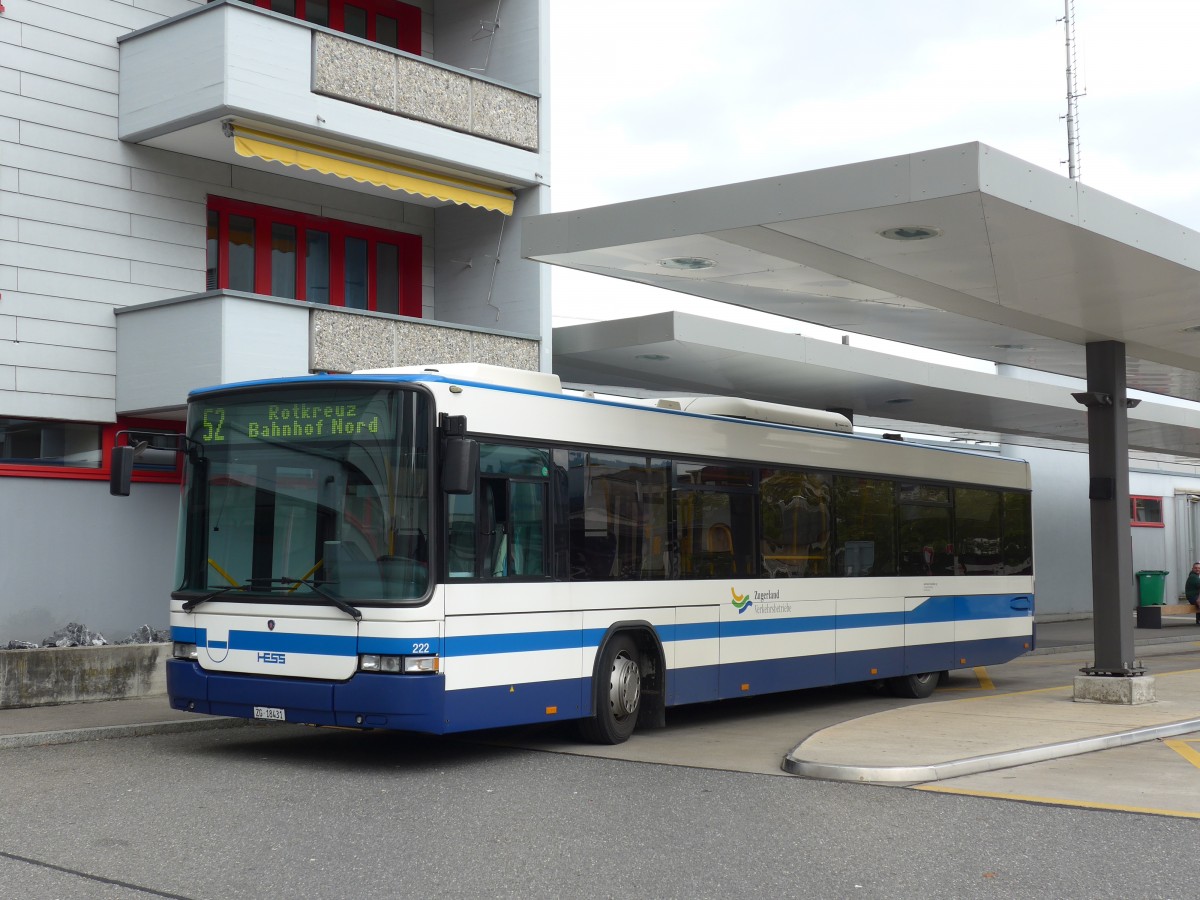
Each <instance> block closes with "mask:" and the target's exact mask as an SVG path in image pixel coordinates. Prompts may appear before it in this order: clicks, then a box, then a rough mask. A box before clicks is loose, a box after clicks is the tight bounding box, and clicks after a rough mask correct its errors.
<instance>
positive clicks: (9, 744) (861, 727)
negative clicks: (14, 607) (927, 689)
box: [0, 616, 1200, 816]
mask: <svg viewBox="0 0 1200 900" xmlns="http://www.w3.org/2000/svg"><path fill="white" fill-rule="evenodd" d="M1092 642H1093V623H1092V621H1091V620H1072V621H1066V622H1049V623H1039V624H1038V625H1037V631H1036V649H1035V650H1034V651H1033V652H1032V653H1031V654H1029V655H1027V656H1026V657H1023V658H1022V659H1021V660H1018V661H1016V662H1015V663H1009V664H1006V666H1004V667H997V668H991V667H989V669H986V670H985V669H977V670H963V671H960V672H956V673H954V674H953V675H952V676H951V678H950V679H949V681H948V682H945V683H944V684H943V685H942V687H941V688H939V690H938V692H937V693H936V694H935V699H936V700H937V701H938V702H926V701H917V702H912V701H908V702H900V701H897V702H896V703H895V704H892V703H888V704H886V708H882V709H880V708H879V707H874V709H875V710H876V711H872V712H870V713H869V714H866V715H859V716H850V717H847V718H844V719H843V720H841V721H835V722H833V723H832V724H828V725H827V726H826V727H822V728H820V729H819V730H816V731H814V732H813V733H811V734H807V735H802V734H795V733H794V732H793V736H794V739H795V740H796V743H795V745H794V746H793V748H792V749H791V751H790V752H788V753H786V754H785V755H784V756H783V758H782V759H779V755H778V753H779V751H778V750H777V749H771V750H769V751H768V752H769V754H770V755H769V756H768V757H766V758H767V759H769V760H772V762H769V763H768V765H770V766H772V767H776V766H777V768H774V771H775V773H776V774H780V773H781V772H786V773H790V774H793V775H804V776H810V777H818V778H823V779H831V780H846V781H860V782H875V783H891V784H905V785H914V784H927V785H934V786H936V785H937V784H939V783H941V782H947V781H949V780H952V779H953V780H955V783H956V784H961V783H963V780H962V779H963V776H972V775H978V774H979V773H988V772H995V771H998V770H1004V769H1009V768H1012V767H1016V766H1024V765H1029V764H1035V763H1039V762H1044V761H1047V760H1056V759H1063V758H1066V757H1073V756H1077V755H1079V754H1083V753H1088V752H1090V751H1093V750H1107V749H1112V748H1119V747H1123V746H1126V745H1132V744H1139V743H1145V742H1152V741H1159V742H1163V741H1170V739H1172V738H1178V739H1179V740H1185V739H1186V736H1187V735H1189V734H1195V735H1196V736H1197V741H1198V742H1200V655H1196V654H1198V653H1200V626H1198V625H1196V624H1195V621H1194V619H1193V618H1192V617H1190V616H1188V617H1177V618H1167V619H1165V620H1164V627H1163V628H1162V629H1137V630H1135V647H1136V652H1137V655H1138V658H1139V659H1140V660H1141V661H1142V662H1143V663H1144V664H1145V667H1146V669H1147V673H1148V674H1151V675H1154V677H1155V694H1156V700H1155V702H1153V703H1144V704H1138V705H1113V704H1100V703H1092V702H1078V701H1075V700H1074V699H1073V684H1072V681H1073V679H1072V676H1073V674H1074V673H1076V672H1077V671H1078V666H1079V661H1080V660H1082V661H1083V664H1084V665H1086V664H1088V662H1090V660H1089V658H1088V656H1089V654H1090V653H1091V650H1092ZM995 671H1003V672H1004V677H998V676H997V677H995V680H994V681H993V679H992V675H991V674H990V673H991V672H995ZM968 689H969V690H968ZM956 691H958V692H961V693H957V694H956V693H955V692H956ZM733 719H734V725H733V727H734V728H737V729H740V730H741V734H740V735H739V736H738V740H739V741H740V742H741V748H742V751H744V750H746V749H747V748H748V747H750V746H751V745H753V744H754V742H755V733H756V732H755V725H754V717H753V716H751V717H748V718H739V717H737V716H734V717H733ZM793 721H794V720H793ZM787 722H788V719H787V718H784V719H783V720H782V725H780V724H776V725H774V726H772V727H774V728H776V730H778V728H780V727H782V728H785V729H786V728H787V727H788V725H787ZM245 724H247V723H245V722H244V721H243V720H240V719H224V718H220V717H211V716H199V715H186V716H185V715H183V714H181V713H179V712H178V711H176V710H173V709H171V708H170V707H169V706H168V705H167V702H166V698H165V697H163V696H158V697H147V698H138V699H130V700H115V701H102V702H94V703H74V704H64V705H60V706H41V707H32V708H26V709H8V710H0V749H8V748H16V747H30V746H40V745H47V744H58V743H70V742H76V741H87V740H102V739H105V738H111V737H129V736H136V735H143V734H159V733H164V732H172V731H189V730H200V729H209V728H228V727H236V726H241V725H245ZM793 727H794V726H793ZM667 730H668V732H670V731H671V729H670V728H668V729H667ZM657 734H660V733H659V732H650V733H646V735H645V736H644V737H643V735H640V734H639V735H635V737H634V739H633V740H632V741H630V742H629V745H628V748H633V747H634V745H636V744H638V743H639V741H641V740H643V739H644V738H650V739H653V736H654V735H657ZM772 739H773V740H774V741H778V739H779V738H778V734H775V735H774V736H773V738H772ZM533 743H535V744H536V743H537V741H534V742H533ZM647 746H651V743H650V741H647ZM548 749H564V748H563V747H561V746H555V747H553V748H548ZM1177 749H1178V748H1177ZM1184 749H1186V748H1184ZM742 751H739V752H740V753H741V755H743V756H744V755H746V754H745V753H744V752H742ZM629 752H630V750H629V749H627V747H626V745H622V746H621V747H620V748H614V751H613V752H612V755H613V756H617V757H624V756H626V754H627V753H629ZM671 752H672V753H674V754H676V756H677V757H678V758H679V764H683V765H694V764H696V763H694V762H689V760H688V759H686V758H683V756H684V755H683V754H681V753H680V751H679V748H678V745H676V748H675V750H673V751H671ZM1177 755H1178V756H1180V757H1181V758H1182V759H1183V760H1184V761H1185V762H1186V763H1187V764H1189V765H1191V766H1193V767H1194V768H1196V769H1200V749H1198V750H1195V751H1194V757H1195V758H1194V759H1189V758H1188V755H1187V753H1185V752H1184V751H1183V750H1179V752H1178V754H1177ZM628 758H636V757H628ZM644 761H653V762H669V761H671V759H670V758H662V759H649V760H644ZM701 765H703V764H702V763H701ZM718 765H719V763H718ZM759 770H760V771H762V770H763V769H762V768H760V769H759ZM1196 813H1197V815H1198V816H1200V794H1198V801H1197V809H1196Z"/></svg>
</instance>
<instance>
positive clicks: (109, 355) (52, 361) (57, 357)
mask: <svg viewBox="0 0 1200 900" xmlns="http://www.w3.org/2000/svg"><path fill="white" fill-rule="evenodd" d="M4 361H5V362H6V363H10V364H12V365H14V366H18V367H22V368H28V369H62V370H64V371H71V372H89V373H91V374H93V375H116V374H117V354H116V351H115V350H110V351H107V352H105V351H103V350H81V349H79V348H78V347H61V346H59V347H56V346H54V345H47V344H35V343H33V342H31V341H28V340H25V339H24V337H22V340H21V341H19V342H16V343H13V344H12V345H11V346H10V347H9V348H8V350H7V352H6V355H5V360H4Z"/></svg>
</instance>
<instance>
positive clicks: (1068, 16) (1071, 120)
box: [1060, 0, 1083, 180]
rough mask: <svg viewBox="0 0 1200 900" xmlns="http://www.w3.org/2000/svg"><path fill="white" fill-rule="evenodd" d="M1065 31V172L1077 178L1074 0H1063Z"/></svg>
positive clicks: (1077, 122)
mask: <svg viewBox="0 0 1200 900" xmlns="http://www.w3.org/2000/svg"><path fill="white" fill-rule="evenodd" d="M1060 21H1061V22H1062V23H1063V26H1064V28H1065V30H1066V32H1067V116H1066V118H1067V174H1068V176H1069V177H1070V178H1071V179H1072V180H1078V178H1079V103H1078V101H1079V98H1080V97H1082V96H1083V94H1081V93H1079V92H1078V91H1077V90H1076V89H1075V0H1063V17H1062V19H1061V20H1060Z"/></svg>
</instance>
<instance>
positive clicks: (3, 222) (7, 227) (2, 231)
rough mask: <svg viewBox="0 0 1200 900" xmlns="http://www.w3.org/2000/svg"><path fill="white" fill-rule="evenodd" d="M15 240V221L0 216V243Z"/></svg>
mask: <svg viewBox="0 0 1200 900" xmlns="http://www.w3.org/2000/svg"><path fill="white" fill-rule="evenodd" d="M0 202H2V201H0ZM0 208H3V207H0ZM16 239H17V219H16V218H15V217H13V216H0V241H15V240H16Z"/></svg>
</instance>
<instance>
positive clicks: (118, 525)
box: [0, 2, 179, 641]
mask: <svg viewBox="0 0 1200 900" xmlns="http://www.w3.org/2000/svg"><path fill="white" fill-rule="evenodd" d="M13 5H14V4H12V3H11V2H10V3H9V8H10V9H11V8H12V6H13ZM0 482H2V483H0V508H3V509H8V510H14V509H19V510H21V511H22V515H21V521H22V525H21V527H20V528H12V529H6V530H5V535H4V553H5V557H4V558H5V559H6V560H8V561H9V563H8V564H6V567H5V568H6V570H7V571H6V574H5V580H6V588H5V602H4V603H3V604H0V635H2V636H3V637H4V638H5V639H22V640H29V641H41V640H42V639H43V638H46V637H48V636H49V635H50V634H51V633H53V631H54V630H55V629H57V628H61V627H62V626H63V625H65V624H67V623H68V622H80V623H82V624H84V625H87V626H88V627H89V628H92V629H93V630H96V631H99V632H101V633H102V634H103V635H104V636H105V637H106V638H107V639H108V640H110V641H115V640H120V639H123V638H126V637H128V636H129V634H130V633H131V632H133V631H134V630H135V629H136V628H138V627H140V626H142V625H150V626H151V627H152V628H165V627H166V626H167V619H168V612H167V610H168V603H169V597H168V592H169V591H170V589H171V587H172V581H173V578H174V559H175V548H174V545H175V521H176V518H177V515H178V508H179V488H178V487H177V486H176V485H170V484H139V485H137V486H136V488H135V489H134V491H133V493H132V494H131V495H130V496H128V497H122V498H121V499H119V500H117V499H114V498H112V497H110V496H109V495H108V484H107V483H106V482H104V481H72V480H62V479H52V478H4V479H0ZM64 510H70V515H64V514H63V511H64ZM131 536H136V537H131ZM63 555H67V556H69V558H70V562H71V564H70V565H58V564H55V563H54V560H55V559H56V558H60V557H62V556H63ZM85 572H86V573H93V574H97V575H101V577H102V578H103V579H104V580H103V581H101V580H96V581H93V582H92V584H93V589H92V590H82V589H81V573H85ZM101 573H102V574H101ZM109 573H112V576H111V580H110V579H109ZM117 573H119V575H118V574H117ZM102 584H103V585H104V586H103V587H102V586H101V585H102Z"/></svg>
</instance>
